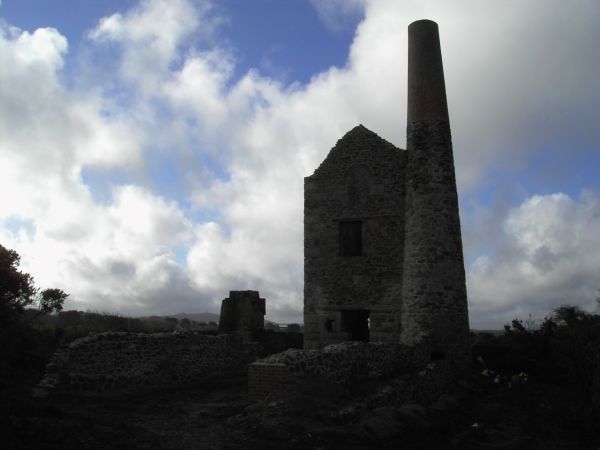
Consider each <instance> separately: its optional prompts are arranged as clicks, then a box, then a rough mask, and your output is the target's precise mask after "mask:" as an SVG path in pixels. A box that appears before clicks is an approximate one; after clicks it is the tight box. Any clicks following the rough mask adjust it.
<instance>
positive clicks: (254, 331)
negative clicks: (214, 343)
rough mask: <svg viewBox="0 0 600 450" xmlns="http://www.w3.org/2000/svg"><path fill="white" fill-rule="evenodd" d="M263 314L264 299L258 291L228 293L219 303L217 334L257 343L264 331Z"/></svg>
mask: <svg viewBox="0 0 600 450" xmlns="http://www.w3.org/2000/svg"><path fill="white" fill-rule="evenodd" d="M265 312H266V311H265V299H264V298H260V296H259V294H258V291H230V292H229V298H226V299H223V302H222V303H221V318H220V320H219V332H220V333H227V334H229V333H234V334H238V335H240V336H242V337H243V338H244V339H245V340H247V341H257V340H259V338H260V336H261V334H262V333H264V331H265Z"/></svg>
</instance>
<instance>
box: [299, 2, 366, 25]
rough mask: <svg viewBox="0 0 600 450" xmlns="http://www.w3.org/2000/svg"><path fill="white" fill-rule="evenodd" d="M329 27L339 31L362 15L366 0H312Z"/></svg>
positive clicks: (320, 16) (322, 19)
mask: <svg viewBox="0 0 600 450" xmlns="http://www.w3.org/2000/svg"><path fill="white" fill-rule="evenodd" d="M310 3H311V4H312V6H313V8H315V9H316V10H317V13H318V14H319V18H320V19H321V21H323V23H324V24H325V26H326V27H327V28H329V29H330V30H331V31H333V32H339V31H341V30H343V29H344V28H346V27H347V26H348V25H349V24H351V23H352V22H353V21H354V20H356V19H357V18H359V17H360V15H361V13H362V12H363V10H364V7H365V4H366V3H367V1H366V0H310Z"/></svg>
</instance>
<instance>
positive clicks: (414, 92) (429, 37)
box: [401, 20, 469, 366]
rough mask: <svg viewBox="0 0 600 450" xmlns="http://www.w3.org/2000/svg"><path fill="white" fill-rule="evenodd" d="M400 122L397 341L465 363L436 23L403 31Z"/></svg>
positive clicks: (456, 224)
mask: <svg viewBox="0 0 600 450" xmlns="http://www.w3.org/2000/svg"><path fill="white" fill-rule="evenodd" d="M407 122H408V123H407V130H406V138H407V143H406V150H407V157H408V161H407V171H406V174H407V175H406V219H405V227H406V234H405V236H406V238H405V239H406V240H405V247H404V277H403V278H404V281H403V294H402V297H403V299H402V300H403V303H402V313H401V321H402V341H403V342H406V343H410V342H414V341H415V340H418V339H420V338H426V339H427V341H428V342H429V344H430V352H431V358H432V359H441V358H443V359H450V360H452V361H454V362H456V363H459V364H460V365H463V366H465V365H468V360H469V343H468V338H469V319H468V310H467V290H466V285H465V270H464V261H463V251H462V239H461V230H460V218H459V213H458V195H457V192H456V178H455V171H454V158H453V154H452V138H451V135H450V123H449V119H448V104H447V101H446V88H445V84H444V70H443V66H442V54H441V50H440V39H439V33H438V26H437V24H436V23H435V22H432V21H430V20H419V21H417V22H413V23H412V24H410V25H409V27H408V114H407ZM463 363H464V364H463Z"/></svg>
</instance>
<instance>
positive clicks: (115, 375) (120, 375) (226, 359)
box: [38, 332, 260, 392]
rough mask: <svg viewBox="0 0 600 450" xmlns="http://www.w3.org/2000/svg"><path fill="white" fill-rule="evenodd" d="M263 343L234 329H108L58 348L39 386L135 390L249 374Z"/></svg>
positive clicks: (82, 389)
mask: <svg viewBox="0 0 600 450" xmlns="http://www.w3.org/2000/svg"><path fill="white" fill-rule="evenodd" d="M259 351H260V346H259V345H258V344H256V343H247V342H244V341H243V339H241V338H240V337H238V336H235V335H218V336H210V335H204V334H199V333H195V332H174V333H153V334H143V333H125V332H109V333H101V334H96V335H91V336H88V337H85V338H81V339H77V340H75V341H73V342H72V343H71V344H69V345H68V346H65V347H62V348H60V349H59V350H57V351H56V353H55V354H54V355H53V357H52V359H51V361H50V362H49V364H48V365H47V367H46V374H45V376H44V378H43V380H42V381H41V382H40V383H39V385H38V386H39V387H40V388H44V389H60V390H68V391H88V392H90V391H91V392H133V391H139V390H144V389H149V388H162V387H167V388H170V387H177V386H191V385H196V384H200V383H201V382H203V381H205V380H209V379H222V378H227V377H238V376H245V375H246V373H247V366H248V363H250V362H252V361H255V360H256V359H257V357H258V354H259Z"/></svg>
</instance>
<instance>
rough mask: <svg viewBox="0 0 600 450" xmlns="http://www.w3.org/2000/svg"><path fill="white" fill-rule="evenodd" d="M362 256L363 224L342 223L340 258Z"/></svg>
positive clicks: (354, 221)
mask: <svg viewBox="0 0 600 450" xmlns="http://www.w3.org/2000/svg"><path fill="white" fill-rule="evenodd" d="M361 255H362V222H361V221H360V220H353V221H347V222H340V256H361Z"/></svg>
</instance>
